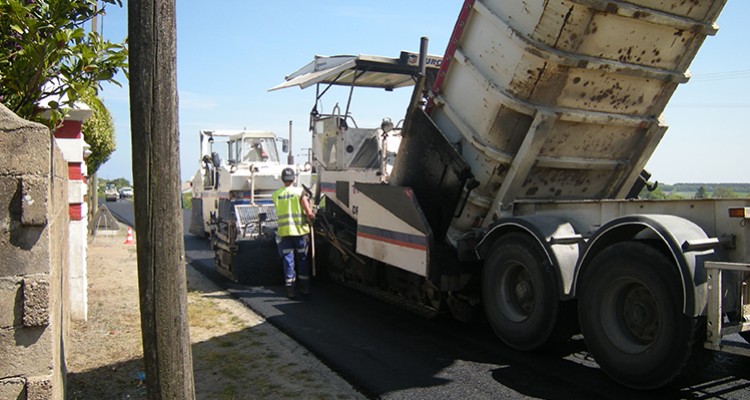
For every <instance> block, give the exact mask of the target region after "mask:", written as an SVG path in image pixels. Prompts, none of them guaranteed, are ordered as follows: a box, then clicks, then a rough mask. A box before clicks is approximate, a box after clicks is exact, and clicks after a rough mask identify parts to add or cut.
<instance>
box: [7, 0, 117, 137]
mask: <svg viewBox="0 0 750 400" xmlns="http://www.w3.org/2000/svg"><path fill="white" fill-rule="evenodd" d="M103 2H104V3H105V7H103V8H101V9H97V7H96V4H97V1H96V0H0V15H1V16H2V18H0V101H2V103H3V104H5V105H6V106H7V107H8V108H9V109H11V110H12V111H13V112H15V113H16V114H17V115H19V116H20V117H22V118H25V119H29V120H35V121H40V122H44V123H46V124H47V125H48V126H50V128H55V127H56V126H57V125H58V124H59V123H60V122H61V121H62V119H63V118H64V117H65V114H66V112H67V109H69V108H70V107H72V105H73V103H74V102H75V101H77V100H79V99H80V98H81V96H83V95H84V94H85V93H86V92H87V91H88V90H91V89H95V88H100V85H101V83H102V82H112V83H115V84H117V85H119V82H117V81H116V80H115V76H116V74H117V73H118V72H119V71H123V72H125V74H126V76H127V68H128V64H127V59H128V50H127V45H126V42H123V43H112V42H110V41H108V40H104V39H103V38H102V37H101V35H99V34H98V33H96V32H88V33H86V32H85V30H84V24H85V23H87V22H88V21H90V20H91V19H92V18H93V17H94V16H95V15H103V14H104V11H105V8H106V5H107V4H109V5H118V6H122V2H121V0H103ZM44 100H48V101H49V107H50V110H49V111H50V113H49V115H48V116H47V117H48V118H42V115H41V114H42V112H43V111H44V110H43V109H41V108H40V102H42V101H44Z"/></svg>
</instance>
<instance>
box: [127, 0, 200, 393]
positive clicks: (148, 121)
mask: <svg viewBox="0 0 750 400" xmlns="http://www.w3.org/2000/svg"><path fill="white" fill-rule="evenodd" d="M128 38H129V39H128V41H129V46H130V125H131V138H132V149H133V181H134V185H133V186H134V189H135V196H134V200H135V205H134V207H135V228H136V240H137V246H138V286H139V287H138V289H139V290H138V291H139V295H140V305H141V307H140V308H141V329H142V331H143V356H144V360H145V364H146V389H147V393H148V398H149V399H194V398H195V389H194V383H193V365H192V355H191V351H190V336H189V333H188V316H187V293H186V287H187V283H186V278H185V260H184V253H185V249H184V243H183V230H182V229H183V227H182V210H181V209H180V156H179V154H180V152H179V135H178V132H179V131H178V124H177V82H176V72H175V70H176V58H177V55H176V54H177V52H176V21H175V0H130V1H129V2H128Z"/></svg>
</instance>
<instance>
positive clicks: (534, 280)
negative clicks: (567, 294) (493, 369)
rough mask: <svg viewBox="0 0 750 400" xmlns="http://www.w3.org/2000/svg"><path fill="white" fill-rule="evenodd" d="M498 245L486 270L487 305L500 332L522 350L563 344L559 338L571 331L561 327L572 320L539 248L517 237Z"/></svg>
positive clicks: (484, 290)
mask: <svg viewBox="0 0 750 400" xmlns="http://www.w3.org/2000/svg"><path fill="white" fill-rule="evenodd" d="M493 247H494V248H493V249H492V251H491V252H490V256H489V257H488V258H487V260H486V261H485V264H484V269H483V271H482V303H483V305H484V311H485V314H486V316H487V320H488V321H489V323H490V326H492V329H493V330H494V331H495V334H497V336H498V337H500V339H501V340H502V341H503V342H505V343H506V344H507V345H508V346H510V347H512V348H514V349H517V350H522V351H528V350H534V349H537V348H539V347H542V346H543V345H545V344H547V343H548V342H550V341H555V342H557V341H561V338H560V337H556V336H555V335H554V333H555V332H560V331H565V330H561V329H559V326H560V325H561V320H564V319H566V318H564V316H562V315H561V313H560V301H559V299H558V293H559V290H558V285H557V276H556V274H555V272H554V270H553V268H552V266H551V265H550V263H549V260H548V259H547V257H546V255H545V254H544V253H543V252H542V250H541V249H540V248H539V244H538V243H536V242H535V241H534V240H533V239H531V238H530V237H528V236H527V235H523V234H519V233H512V234H508V235H506V236H504V237H502V238H500V239H499V240H498V242H496V243H495V244H494V246H493ZM561 317H563V318H561ZM568 317H570V316H568ZM567 319H571V318H567ZM572 319H573V324H575V317H574V315H573V318H572ZM568 325H569V324H568ZM568 338H570V333H567V338H565V339H568Z"/></svg>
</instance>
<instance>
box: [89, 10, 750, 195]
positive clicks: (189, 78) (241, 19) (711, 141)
mask: <svg viewBox="0 0 750 400" xmlns="http://www.w3.org/2000/svg"><path fill="white" fill-rule="evenodd" d="M462 3H463V1H461V0H451V1H440V2H436V1H434V0H430V1H428V0H409V1H403V0H400V1H396V0H381V1H377V2H371V1H367V2H365V1H339V0H327V1H302V0H290V1H284V2H272V1H259V0H220V1H215V2H206V1H204V0H200V1H199V0H179V1H177V87H178V91H179V105H180V107H179V123H180V127H179V129H180V155H181V166H180V169H181V177H182V179H183V180H188V179H190V178H191V177H192V176H193V175H194V174H195V172H196V170H197V168H198V158H199V155H198V131H199V130H201V129H243V128H247V129H252V130H270V131H274V132H276V134H277V135H279V136H283V137H287V136H288V132H289V121H292V123H293V144H294V146H293V147H294V149H293V154H294V155H295V161H297V162H301V161H305V160H306V156H303V153H304V154H306V151H304V150H303V149H304V148H308V147H310V138H309V132H308V128H307V125H308V119H309V118H308V114H309V111H310V109H311V107H312V105H313V100H314V95H315V89H314V88H308V89H305V90H300V89H298V88H290V89H284V90H280V91H274V92H268V91H267V90H268V89H269V88H271V87H273V86H275V85H277V84H279V83H281V82H282V81H283V80H284V76H285V75H287V74H290V73H292V72H294V71H296V70H297V69H298V68H300V67H302V66H303V65H305V64H307V63H308V62H309V61H311V60H312V58H313V56H314V55H316V54H317V55H337V54H371V55H381V56H391V57H397V56H398V54H399V52H400V51H401V50H409V51H415V52H416V51H418V49H419V38H420V37H421V36H427V37H429V39H430V45H429V48H430V53H431V54H436V55H442V54H443V53H444V51H445V47H446V44H447V42H448V38H449V36H450V34H451V31H452V29H453V25H454V23H455V20H456V17H457V15H458V11H459V9H460V6H461V4H462ZM747 15H750V1H746V0H729V1H728V2H727V5H726V6H725V8H724V11H723V12H722V14H721V16H720V18H719V21H718V24H719V26H720V30H719V33H718V34H717V35H716V36H714V37H708V38H707V40H706V42H705V43H704V45H703V47H702V48H701V50H700V52H699V53H698V56H697V57H696V58H695V60H694V61H693V64H692V65H691V67H690V71H691V74H692V79H691V80H690V81H689V82H688V83H687V84H683V85H681V86H680V87H679V88H678V90H677V92H676V93H675V95H674V96H673V97H672V100H671V101H670V104H669V105H668V106H667V109H666V110H665V112H664V118H665V119H666V122H667V124H668V125H669V127H670V128H669V130H668V131H667V134H666V136H665V138H664V139H663V140H662V141H661V144H660V145H659V147H658V148H657V150H656V152H655V153H654V155H653V156H652V158H651V160H650V161H649V163H648V165H647V169H648V170H649V171H650V172H651V173H652V174H653V179H657V180H659V181H660V182H664V183H678V182H750V176H749V175H750V154H747V147H746V146H745V142H746V140H747V138H748V133H750V121H749V118H748V114H750V98H748V96H749V95H750V51H748V50H750V45H748V39H750V26H749V24H748V23H747V20H746V18H747ZM102 32H103V34H104V36H105V37H107V38H108V39H110V40H114V41H120V40H122V38H124V37H125V36H126V34H127V1H126V2H125V5H124V7H123V8H117V7H111V6H109V7H108V8H107V16H106V17H105V18H104V22H103V27H102ZM121 81H122V82H123V83H125V86H124V87H123V88H119V87H117V86H114V85H106V86H105V88H104V90H103V91H102V97H103V99H104V102H105V104H106V105H107V107H108V108H109V109H110V111H111V112H112V115H113V118H114V120H115V128H116V134H117V150H116V151H115V153H113V154H112V156H111V157H110V160H109V161H107V163H106V164H104V165H103V166H102V167H101V168H100V169H99V177H101V178H104V179H114V178H119V177H124V178H126V179H128V180H132V178H131V177H132V167H131V151H130V148H131V142H130V122H129V119H130V114H129V108H128V90H127V82H126V81H125V79H124V78H122V79H121ZM410 94H411V91H410V89H401V90H397V91H396V92H394V93H388V94H386V93H383V92H380V91H373V90H369V91H367V93H364V92H361V93H359V96H357V93H355V100H354V104H353V107H352V110H353V114H354V118H355V119H356V120H357V122H358V124H359V126H376V125H379V123H380V120H381V119H382V118H383V117H390V118H391V119H392V120H394V121H397V120H400V119H401V118H403V116H404V113H405V105H406V102H407V100H408V97H409V96H410ZM329 101H332V100H329ZM336 101H339V102H341V104H342V105H343V104H345V102H346V98H345V97H339V98H337V99H336ZM333 105H334V104H333V103H331V104H325V103H324V107H326V109H327V110H330V108H331V107H333ZM366 118H370V119H366ZM282 157H283V156H282Z"/></svg>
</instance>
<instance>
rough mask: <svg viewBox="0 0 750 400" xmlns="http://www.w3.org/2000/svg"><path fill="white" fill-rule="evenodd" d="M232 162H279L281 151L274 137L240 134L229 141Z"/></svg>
mask: <svg viewBox="0 0 750 400" xmlns="http://www.w3.org/2000/svg"><path fill="white" fill-rule="evenodd" d="M228 146H229V147H228V151H229V160H230V164H232V163H236V164H252V163H266V162H272V163H278V162H279V153H278V151H277V149H276V141H275V139H274V138H272V137H254V136H247V135H246V134H240V135H237V136H236V137H233V138H230V140H229V143H228Z"/></svg>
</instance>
